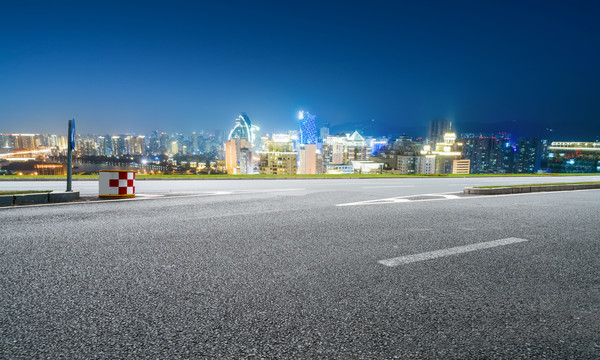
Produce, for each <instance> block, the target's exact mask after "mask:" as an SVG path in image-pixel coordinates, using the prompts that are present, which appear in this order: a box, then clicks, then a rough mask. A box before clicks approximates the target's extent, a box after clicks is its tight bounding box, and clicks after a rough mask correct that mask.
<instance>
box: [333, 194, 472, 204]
mask: <svg viewBox="0 0 600 360" xmlns="http://www.w3.org/2000/svg"><path fill="white" fill-rule="evenodd" d="M454 194H456V193H454ZM420 196H437V197H438V198H437V199H417V200H411V199H410V198H413V197H420ZM459 198H460V196H457V195H452V194H448V193H439V194H416V195H405V196H399V197H393V198H385V199H376V200H365V201H358V202H353V203H346V204H336V205H335V206H356V205H380V204H393V203H406V202H418V201H437V200H452V199H459Z"/></svg>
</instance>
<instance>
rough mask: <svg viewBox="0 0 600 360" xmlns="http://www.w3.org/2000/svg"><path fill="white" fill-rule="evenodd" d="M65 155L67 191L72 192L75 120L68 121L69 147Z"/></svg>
mask: <svg viewBox="0 0 600 360" xmlns="http://www.w3.org/2000/svg"><path fill="white" fill-rule="evenodd" d="M68 148H69V149H68V153H67V191H73V190H72V187H71V181H72V178H73V149H74V148H75V119H73V120H69V146H68Z"/></svg>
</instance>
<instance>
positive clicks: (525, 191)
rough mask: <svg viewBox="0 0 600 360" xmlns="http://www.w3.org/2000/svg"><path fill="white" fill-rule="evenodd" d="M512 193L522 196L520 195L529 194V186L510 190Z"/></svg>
mask: <svg viewBox="0 0 600 360" xmlns="http://www.w3.org/2000/svg"><path fill="white" fill-rule="evenodd" d="M512 190H513V191H512V193H513V194H522V193H528V192H531V186H516V187H514V188H512Z"/></svg>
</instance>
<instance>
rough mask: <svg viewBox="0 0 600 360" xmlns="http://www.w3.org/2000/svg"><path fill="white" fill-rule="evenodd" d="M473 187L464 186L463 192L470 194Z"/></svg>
mask: <svg viewBox="0 0 600 360" xmlns="http://www.w3.org/2000/svg"><path fill="white" fill-rule="evenodd" d="M470 191H471V188H464V189H463V194H470Z"/></svg>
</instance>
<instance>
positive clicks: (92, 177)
mask: <svg viewBox="0 0 600 360" xmlns="http://www.w3.org/2000/svg"><path fill="white" fill-rule="evenodd" d="M590 175H599V174H432V175H401V174H317V175H302V174H297V175H175V174H173V175H139V174H138V175H136V178H137V179H190V180H193V179H372V178H440V177H441V178H446V177H454V178H471V177H475V178H478V177H531V176H590ZM66 178H67V177H66V176H65V175H5V176H0V181H1V180H36V179H44V180H46V179H49V180H65V181H66ZM96 179H98V175H73V180H96Z"/></svg>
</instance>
